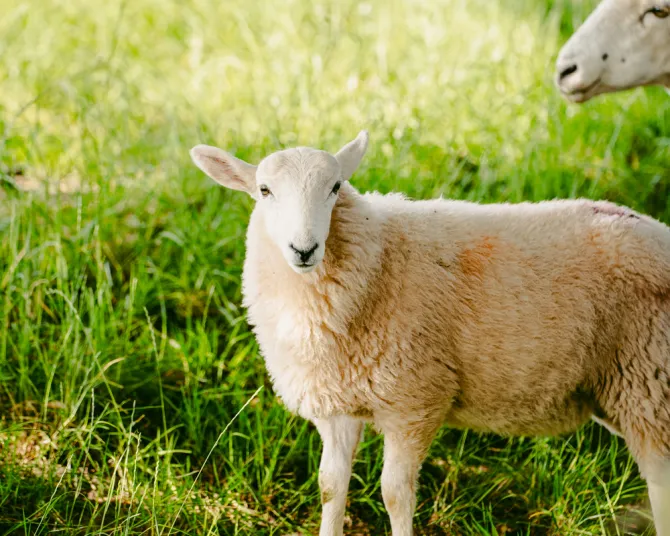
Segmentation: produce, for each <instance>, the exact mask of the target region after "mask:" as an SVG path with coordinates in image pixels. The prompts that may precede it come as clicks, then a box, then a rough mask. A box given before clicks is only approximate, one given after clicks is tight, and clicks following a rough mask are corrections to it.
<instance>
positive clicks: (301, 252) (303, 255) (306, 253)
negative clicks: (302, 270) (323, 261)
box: [288, 243, 319, 263]
mask: <svg viewBox="0 0 670 536" xmlns="http://www.w3.org/2000/svg"><path fill="white" fill-rule="evenodd" d="M288 247H290V248H291V249H292V250H293V252H294V253H296V254H297V255H298V256H299V257H300V260H301V261H302V262H303V263H306V262H307V261H308V260H309V258H310V257H311V256H312V254H313V253H314V252H315V251H316V249H317V248H318V247H319V244H318V243H314V245H313V246H312V247H311V248H308V249H298V248H297V247H295V246H294V245H293V244H289V245H288Z"/></svg>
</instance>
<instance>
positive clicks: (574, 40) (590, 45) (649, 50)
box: [556, 0, 670, 103]
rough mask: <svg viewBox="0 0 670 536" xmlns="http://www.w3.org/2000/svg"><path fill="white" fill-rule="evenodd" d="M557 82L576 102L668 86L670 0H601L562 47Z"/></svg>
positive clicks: (669, 70) (558, 61) (565, 94)
mask: <svg viewBox="0 0 670 536" xmlns="http://www.w3.org/2000/svg"><path fill="white" fill-rule="evenodd" d="M556 84H557V86H558V88H559V90H560V91H561V93H562V94H563V95H564V97H565V98H566V99H568V100H570V101H573V102H577V103H582V102H586V101H588V100H590V99H591V98H593V97H595V96H596V95H600V94H603V93H612V92H615V91H622V90H625V89H631V88H634V87H638V86H648V85H662V86H665V87H666V88H670V0H603V1H602V2H601V3H600V4H599V5H598V7H597V8H596V9H595V11H594V12H593V13H592V14H591V15H590V16H589V17H588V18H587V20H586V22H585V23H584V24H583V25H582V26H581V27H580V28H579V29H578V30H577V31H576V32H575V33H574V35H573V36H572V37H571V38H570V39H569V40H568V42H567V43H566V44H565V45H564V46H563V48H562V49H561V51H560V53H559V55H558V60H557V62H556ZM668 92H670V89H668Z"/></svg>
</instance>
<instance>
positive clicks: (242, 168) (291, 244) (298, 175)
mask: <svg viewBox="0 0 670 536" xmlns="http://www.w3.org/2000/svg"><path fill="white" fill-rule="evenodd" d="M367 146H368V134H367V132H366V131H361V132H360V134H358V136H357V137H356V139H354V140H353V141H351V142H349V143H348V144H346V145H345V146H344V147H342V149H340V150H339V151H338V152H337V153H336V154H334V155H332V154H330V153H328V152H326V151H320V150H317V149H311V148H309V147H298V148H295V149H286V150H283V151H278V152H276V153H273V154H271V155H269V156H267V157H265V158H264V159H263V160H262V161H261V162H260V164H258V166H254V165H251V164H248V163H247V162H244V161H243V160H240V159H239V158H236V157H234V156H233V155H231V154H229V153H227V152H226V151H223V150H222V149H219V148H217V147H211V146H209V145H197V146H195V147H194V148H193V149H191V158H192V159H193V161H194V162H195V165H196V166H198V167H199V168H200V169H201V170H202V171H204V172H205V173H206V174H207V175H209V176H210V177H211V178H212V179H214V180H215V181H216V182H218V183H219V184H221V185H222V186H225V187H226V188H232V189H233V190H240V191H243V192H246V193H247V194H249V195H250V196H251V197H253V198H254V199H255V200H256V210H259V211H261V212H262V216H263V221H264V222H265V228H266V231H267V234H268V236H269V237H270V238H271V240H272V241H273V242H274V243H275V245H276V246H277V247H278V248H279V249H280V251H281V252H282V255H283V256H284V259H286V262H287V263H288V264H289V265H290V267H291V268H292V269H293V270H295V271H296V272H298V273H308V272H311V271H313V270H314V269H315V268H316V267H317V266H318V265H319V263H320V262H321V261H322V260H323V257H324V255H325V252H326V239H327V238H328V233H329V231H330V218H331V214H332V211H333V207H334V206H335V202H336V201H337V197H338V192H339V190H340V187H341V186H342V184H343V183H344V182H345V181H348V180H349V179H350V178H351V176H352V175H353V173H354V171H356V168H357V167H358V165H359V164H360V162H361V159H362V158H363V155H364V154H365V151H366V149H367Z"/></svg>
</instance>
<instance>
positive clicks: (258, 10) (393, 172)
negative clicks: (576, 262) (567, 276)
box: [0, 0, 670, 535]
mask: <svg viewBox="0 0 670 536" xmlns="http://www.w3.org/2000/svg"><path fill="white" fill-rule="evenodd" d="M592 7H593V2H583V3H582V2H577V1H576V0H575V1H574V2H568V1H567V0H451V1H448V0H442V1H431V2H428V1H425V2H417V1H409V0H406V1H400V0H391V1H388V0H373V1H366V2H362V1H360V0H359V1H353V0H336V1H334V2H321V3H318V2H312V1H308V0H285V1H283V2H279V1H274V0H273V1H263V2H261V1H249V0H246V1H244V0H225V1H221V0H190V1H182V2H178V1H176V0H160V1H159V0H134V1H132V2H131V1H128V2H119V1H117V0H110V1H109V2H90V1H87V0H68V1H65V0H0V184H2V187H1V188H0V326H1V328H0V329H1V332H0V415H1V417H2V420H1V421H0V533H2V534H26V535H27V534H31V535H33V534H35V535H38V534H47V533H50V532H51V531H59V532H58V533H64V534H156V535H158V534H161V535H167V534H254V535H255V534H277V535H279V534H289V533H293V532H302V531H304V532H305V533H314V531H315V530H316V527H317V525H318V520H319V500H318V489H317V482H316V469H317V466H318V458H319V452H320V441H319V438H318V434H317V433H316V432H315V430H314V428H313V427H312V426H311V425H309V424H307V423H305V422H303V421H302V420H300V419H298V418H295V417H292V416H291V415H289V414H288V413H287V412H286V411H285V410H284V409H283V408H282V407H281V405H280V404H279V403H278V402H277V400H276V399H275V397H274V396H273V393H272V389H271V385H270V383H269V379H268V377H267V375H266V373H265V370H264V366H263V362H262V360H261V358H260V357H259V356H258V350H257V346H256V343H255V341H254V339H253V337H252V336H251V334H250V332H249V329H248V327H247V325H246V322H245V317H244V311H243V310H242V309H241V308H240V305H239V304H240V273H241V264H242V259H243V256H244V248H243V237H244V233H245V226H246V221H247V218H248V215H249V213H250V210H251V208H252V205H251V201H250V200H248V199H247V198H245V197H244V196H243V195H242V194H239V193H232V192H230V191H225V190H223V189H221V188H218V187H217V186H216V185H215V184H214V183H213V182H211V181H209V180H208V179H207V178H206V177H205V176H204V175H203V174H202V173H201V172H199V171H198V170H197V169H196V168H195V167H194V166H193V165H192V164H191V162H190V159H189V157H188V150H189V148H190V147H192V146H193V145H195V144H196V143H212V144H217V145H219V146H222V147H225V148H227V149H229V150H233V151H235V152H236V153H237V154H238V155H241V156H242V157H244V158H247V159H250V160H252V161H257V160H258V159H259V158H260V157H261V156H262V155H264V154H267V153H268V152H271V151H274V150H277V149H279V148H281V147H285V146H293V145H297V144H306V145H312V146H319V147H322V148H325V149H328V150H331V151H335V150H336V149H338V148H339V147H340V146H341V145H342V144H343V143H344V142H345V141H348V140H349V139H351V138H353V137H354V136H355V135H356V133H357V132H358V130H359V129H361V128H367V129H369V131H370V133H371V138H372V143H371V149H370V151H369V153H368V156H367V157H366V159H365V161H364V164H363V167H362V169H361V170H360V172H359V173H358V174H357V175H356V176H355V177H354V182H355V184H356V185H357V186H358V187H359V188H361V189H363V190H366V189H378V190H380V191H384V192H387V191H391V190H399V191H403V192H406V193H408V194H410V195H411V196H414V197H417V198H427V197H433V196H438V195H443V196H446V197H453V198H458V199H471V200H480V201H484V202H491V201H512V202H515V201H521V200H540V199H547V198H553V197H576V196H587V197H592V198H606V199H610V200H613V201H616V202H620V203H624V204H627V205H630V206H632V207H634V208H636V209H639V210H642V211H645V212H647V213H649V214H651V215H653V216H655V217H658V218H660V219H661V220H663V221H666V222H670V210H669V208H668V205H667V199H668V196H669V195H670V172H669V171H668V170H669V169H670V99H668V98H667V97H666V96H665V95H664V94H663V93H662V92H661V91H660V90H658V89H647V90H637V91H634V92H629V93H626V94H622V95H615V96H610V97H606V98H601V99H598V100H597V101H593V102H591V103H589V104H587V105H585V106H581V107H578V106H568V105H566V104H565V103H564V102H562V101H561V99H560V97H559V96H558V95H557V92H556V91H555V90H554V88H553V86H552V71H553V68H552V67H553V61H554V58H555V55H556V53H557V51H558V47H559V46H560V43H562V42H563V41H564V40H565V38H566V37H567V35H568V34H569V32H570V31H571V30H572V29H573V28H574V25H575V24H576V23H578V22H579V21H581V20H583V18H584V16H585V15H586V14H587V13H588V12H589V11H590V9H591V8H592ZM260 386H264V387H265V388H264V389H263V390H261V391H260V392H259V393H258V394H257V396H255V397H254V396H253V395H254V393H255V392H256V390H257V389H258V388H259V387H260ZM249 401H250V402H249ZM247 402H249V405H248V406H247V407H246V408H245V409H244V410H243V411H241V413H240V414H239V415H238V416H237V418H235V416H236V415H237V413H238V411H239V410H240V409H241V408H242V407H243V406H244V404H245V403H247ZM226 427H227V428H226ZM380 447H381V438H380V437H378V436H376V435H375V434H374V433H373V432H371V431H369V432H367V434H366V440H365V442H364V444H363V445H362V447H361V449H360V451H359V454H358V456H357V458H356V462H355V466H354V473H355V475H354V478H353V479H352V485H351V491H350V504H349V509H348V513H349V516H350V523H349V524H348V527H349V530H350V531H351V533H352V534H385V533H389V528H388V522H387V518H386V514H385V512H384V508H383V504H382V501H381V494H380V489H379V477H380V471H381V451H380ZM208 456H209V457H208ZM644 495H645V488H644V482H643V481H642V480H641V479H640V477H639V474H638V472H637V469H636V468H635V465H634V464H633V462H632V461H631V459H630V458H629V455H628V453H627V451H626V449H625V446H624V444H623V443H622V442H621V441H620V440H618V439H616V438H612V437H611V436H609V435H608V433H607V432H606V431H604V430H601V429H599V428H597V427H595V426H592V425H589V426H586V427H585V428H584V429H582V430H580V431H579V432H578V433H576V434H575V435H573V436H570V437H568V438H555V439H528V438H526V439H505V438H500V437H497V436H493V435H478V434H474V433H471V432H470V433H468V432H460V431H454V430H447V429H444V430H443V431H442V432H441V434H440V436H439V438H438V440H436V442H435V444H434V446H433V449H432V451H431V454H430V457H429V459H428V460H427V462H426V464H425V467H424V470H423V472H422V476H421V481H420V490H419V506H418V512H417V518H416V525H417V532H418V534H499V535H502V534H532V535H535V534H555V535H578V534H579V535H581V534H601V533H603V531H604V530H605V528H606V527H614V528H613V529H612V530H614V533H616V530H617V529H616V524H617V523H619V524H620V523H621V520H622V518H624V517H625V516H626V515H627V512H629V510H630V509H631V508H632V507H634V506H639V505H643V506H644ZM621 533H623V532H621Z"/></svg>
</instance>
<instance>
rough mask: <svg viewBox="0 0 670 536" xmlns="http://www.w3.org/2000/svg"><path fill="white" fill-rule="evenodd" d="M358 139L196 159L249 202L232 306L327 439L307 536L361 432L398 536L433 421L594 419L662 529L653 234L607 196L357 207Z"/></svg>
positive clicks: (666, 478) (663, 289)
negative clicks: (643, 490)
mask: <svg viewBox="0 0 670 536" xmlns="http://www.w3.org/2000/svg"><path fill="white" fill-rule="evenodd" d="M367 143H368V137H367V134H366V133H365V132H362V133H361V134H359V136H358V137H357V138H356V139H355V140H353V141H352V142H350V143H349V144H347V145H346V146H344V147H343V148H342V149H341V150H340V151H339V152H338V153H337V154H336V155H334V156H333V155H331V154H329V153H327V152H324V151H318V150H315V149H310V148H304V147H301V148H297V149H288V150H284V151H280V152H277V153H274V154H272V155H270V156H268V157H267V158H265V159H264V160H263V161H262V162H261V163H260V164H259V165H258V167H256V166H253V165H250V164H247V163H246V162H243V161H241V160H239V159H237V158H235V157H234V156H232V155H230V154H228V153H226V152H224V151H222V150H221V149H217V148H215V147H209V146H204V145H199V146H197V147H194V148H193V149H192V151H191V155H192V158H193V160H194V161H195V163H196V164H197V166H198V167H200V169H202V170H203V171H204V172H205V173H207V174H208V175H209V176H210V177H212V178H213V179H214V180H215V181H217V182H218V183H220V184H222V185H224V186H226V187H228V188H233V189H236V190H242V191H244V192H247V193H248V194H249V195H251V196H252V197H253V198H254V199H256V201H257V202H256V206H255V208H254V211H253V213H252V215H251V220H250V222H249V228H248V232H247V242H246V249H247V253H246V260H245V263H244V273H243V293H244V304H245V306H246V307H247V308H248V315H249V321H250V324H252V325H253V326H254V331H255V334H256V336H257V338H258V341H259V344H260V348H261V352H262V355H263V357H264V359H265V362H266V365H267V368H268V370H269V372H270V374H271V376H272V380H273V385H274V388H275V390H276V392H277V394H278V395H279V396H280V397H281V399H282V400H283V402H284V403H285V404H286V406H287V407H288V409H289V410H290V411H292V412H295V413H298V414H300V415H301V416H303V417H304V418H306V419H309V420H311V421H312V422H314V424H315V425H316V427H317V429H318V431H319V433H320V434H321V437H322V439H323V455H322V459H321V464H320V468H319V485H320V488H321V497H322V503H323V517H322V524H321V531H320V534H321V536H332V535H340V534H342V530H343V516H344V511H345V503H346V495H347V488H348V485H349V479H350V476H351V467H352V458H353V456H354V453H355V449H356V446H357V444H358V442H359V439H360V435H361V431H362V427H363V424H364V423H365V422H369V423H373V424H374V425H375V426H376V427H377V429H379V430H380V431H381V432H383V434H384V468H383V471H382V477H381V480H382V482H381V484H382V495H383V499H384V504H385V506H386V509H387V511H388V513H389V515H390V519H391V526H392V530H393V534H394V536H407V535H410V534H412V517H413V513H414V507H415V488H416V482H417V476H418V473H419V469H420V466H421V463H422V461H423V459H424V456H425V455H426V453H427V451H428V448H429V446H430V444H431V442H432V440H433V438H434V437H435V435H436V432H437V431H438V429H439V428H440V426H441V425H442V424H443V423H447V424H448V425H450V426H454V427H459V428H464V427H467V428H473V429H476V430H481V431H492V432H496V433H499V434H515V435H516V434H522V435H538V434H539V435H548V434H561V433H565V432H570V431H573V430H575V429H576V428H577V427H579V426H580V425H581V424H583V423H584V422H585V421H587V420H588V419H589V418H590V417H592V416H593V417H596V418H598V419H599V421H600V422H602V423H604V424H606V425H607V426H608V427H609V428H610V429H612V430H614V431H615V432H617V433H620V434H621V435H622V436H623V437H624V438H625V439H626V442H627V444H628V446H629V448H630V450H631V451H632V453H633V455H634V457H635V459H636V460H637V462H638V464H639V467H640V470H641V473H642V474H643V476H645V477H646V478H647V481H648V485H649V495H650V498H651V502H652V505H653V511H654V516H655V523H656V526H657V530H658V533H659V534H660V535H662V536H670V361H669V358H670V231H669V230H668V228H667V227H666V226H665V225H663V224H661V223H659V222H657V221H655V220H653V219H651V218H649V217H646V216H643V215H640V214H637V213H635V212H633V211H632V210H630V209H628V208H624V207H619V206H617V205H614V204H611V203H606V202H593V201H587V200H578V201H551V202H543V203H537V204H532V203H522V204H517V205H510V204H493V205H479V204H475V203H467V202H459V201H447V200H432V201H409V200H407V199H405V198H404V197H403V196H401V195H397V194H393V195H386V196H384V195H380V194H377V193H372V194H365V195H361V194H360V193H358V192H357V191H356V190H355V189H354V188H353V187H352V186H351V185H350V184H349V183H348V182H347V181H348V180H349V178H350V177H351V176H352V174H353V173H354V171H355V169H356V168H357V166H358V165H359V163H360V161H361V158H362V157H363V154H364V153H365V150H366V148H367Z"/></svg>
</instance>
